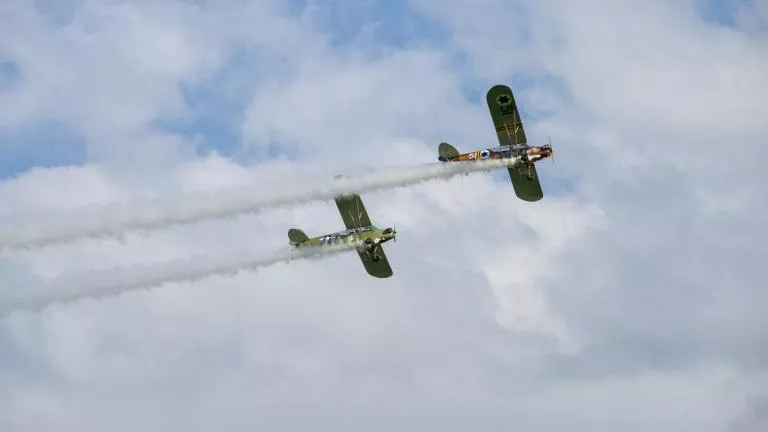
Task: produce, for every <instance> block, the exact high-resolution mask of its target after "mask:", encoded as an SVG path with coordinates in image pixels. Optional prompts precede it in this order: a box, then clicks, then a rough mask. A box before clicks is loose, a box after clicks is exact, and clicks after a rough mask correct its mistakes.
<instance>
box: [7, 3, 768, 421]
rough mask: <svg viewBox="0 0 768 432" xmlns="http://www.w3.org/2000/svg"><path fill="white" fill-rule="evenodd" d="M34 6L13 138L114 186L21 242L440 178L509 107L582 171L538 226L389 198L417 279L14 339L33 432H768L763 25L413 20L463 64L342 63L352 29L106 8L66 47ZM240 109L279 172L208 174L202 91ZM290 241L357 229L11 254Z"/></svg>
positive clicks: (636, 19) (17, 374)
mask: <svg viewBox="0 0 768 432" xmlns="http://www.w3.org/2000/svg"><path fill="white" fill-rule="evenodd" d="M17 4H18V5H19V6H18V7H15V8H8V6H5V7H6V8H7V9H6V10H11V11H12V14H11V13H8V14H0V16H3V17H4V19H5V21H3V22H0V29H2V30H0V32H3V33H2V35H1V36H2V38H0V40H2V41H3V42H0V56H2V57H3V59H8V58H11V59H12V61H14V62H15V64H17V66H18V70H19V71H20V76H21V78H20V81H19V82H18V83H16V84H14V86H13V87H11V90H10V93H9V90H4V93H0V112H2V113H3V120H2V122H3V124H4V125H5V126H4V127H20V126H19V125H23V124H29V122H34V121H36V120H38V119H39V118H43V117H46V116H47V117H54V118H56V119H57V120H58V121H61V122H62V123H64V124H66V125H67V126H68V127H69V128H70V129H71V130H73V131H75V133H78V134H81V135H83V136H84V137H86V139H87V142H88V149H89V150H88V152H87V154H86V156H87V158H88V163H87V164H84V165H83V166H80V167H76V168H56V169H37V170H33V171H30V172H27V173H25V174H24V175H22V176H19V177H18V178H16V179H13V180H9V181H5V182H2V183H0V198H2V200H3V202H4V203H8V204H7V205H6V206H5V208H4V209H3V210H2V212H3V214H4V215H7V216H9V217H10V218H13V217H14V216H18V215H19V214H22V210H25V211H26V210H29V211H38V210H41V211H42V210H56V209H65V208H70V207H73V206H75V205H78V204H89V203H98V202H105V201H110V200H114V199H127V198H131V197H137V196H152V195H157V194H160V193H180V192H181V191H201V190H202V191H205V190H212V189H215V188H218V187H219V186H222V187H227V186H229V185H232V184H237V183H239V182H242V181H250V180H252V179H256V180H258V181H263V182H264V184H267V185H268V184H270V183H269V180H270V179H274V178H280V176H285V175H295V176H296V177H302V176H307V177H309V176H310V175H314V174H327V173H336V172H339V171H341V170H344V171H346V170H361V171H365V170H366V169H369V168H370V167H374V166H380V165H387V164H397V165H399V164H402V163H403V162H408V163H410V162H414V163H424V162H428V161H431V160H433V159H432V158H434V157H435V153H434V152H435V150H434V149H435V147H436V144H437V143H438V142H440V141H443V140H445V141H450V142H452V143H454V144H456V145H457V147H459V148H462V149H470V148H476V147H481V146H485V145H487V144H485V143H493V142H494V139H495V137H494V136H493V131H492V129H491V127H490V124H489V120H488V117H487V114H486V112H485V109H486V108H485V106H484V100H483V97H482V96H483V93H484V92H485V89H486V88H487V87H488V86H490V85H492V84H495V83H497V82H505V83H510V85H511V86H512V87H513V89H514V90H515V94H516V98H517V100H518V103H519V105H520V106H521V108H522V109H523V113H524V118H523V120H524V122H525V124H526V130H527V131H528V134H527V135H528V136H529V139H531V140H532V141H534V140H536V141H540V140H542V139H543V138H544V137H545V136H546V133H549V134H550V135H551V136H552V139H553V142H554V144H555V146H556V149H557V151H558V154H557V162H556V164H555V165H547V164H544V165H541V166H540V168H539V174H540V176H541V177H542V178H543V179H544V180H543V181H544V187H545V193H546V194H547V196H546V197H545V199H544V200H542V201H541V202H540V203H537V204H535V205H528V204H525V203H522V202H520V201H518V200H516V199H515V197H514V194H513V192H512V189H511V186H510V185H509V183H508V180H507V179H506V178H504V177H503V176H500V175H493V176H488V175H477V176H472V177H467V178H460V179H455V180H452V181H449V182H435V183H434V184H425V185H419V186H415V187H412V188H408V189H403V190H396V191H379V192H371V193H367V194H365V195H364V196H363V199H364V200H365V202H366V207H367V208H368V211H369V213H370V214H371V216H372V218H373V219H374V221H375V222H376V223H380V224H390V223H394V224H396V225H397V228H398V233H399V236H398V242H397V243H396V244H392V245H388V247H387V248H386V250H387V255H388V258H389V260H390V261H391V263H392V266H393V268H394V270H395V275H396V276H395V277H393V278H391V279H388V280H372V279H371V278H369V277H368V276H367V275H366V274H365V272H364V271H363V269H362V268H361V266H360V263H359V260H357V258H356V257H354V256H353V255H350V254H342V255H339V256H336V257H331V258H329V259H327V260H325V261H323V262H322V263H303V262H301V263H293V264H290V265H276V266H273V267H270V268H269V269H265V270H264V271H261V272H259V273H257V274H254V275H250V274H249V275H239V276H237V277H234V278H227V279H224V278H222V279H214V280H210V281H207V282H198V283H195V284H189V285H180V286H176V287H168V288H166V289H160V290H154V291H152V292H150V293H142V294H139V293H137V294H136V295H131V296H121V297H119V298H115V299H105V300H101V301H98V302H85V303H81V304H74V305H71V306H69V307H67V308H61V309H56V310H51V311H45V312H43V313H40V314H35V315H24V316H14V317H9V318H6V319H4V320H3V321H2V322H0V351H2V352H3V356H0V357H1V358H2V360H0V365H1V366H0V368H1V369H2V370H3V371H4V372H3V373H2V374H0V402H2V403H0V419H2V420H0V428H2V429H3V430H12V431H26V430H50V429H52V428H62V427H66V428H68V429H83V428H98V427H102V428H106V427H108V428H110V429H111V430H122V429H125V430H136V429H142V430H160V429H162V430H168V429H172V430H177V429H178V430H190V429H205V430H208V429H231V430H240V429H242V430H245V429H246V428H247V429H249V430H252V429H253V428H254V427H257V428H258V427H261V428H262V429H278V430H304V429H309V428H312V429H313V430H318V429H327V430H331V429H332V430H346V429H355V430H358V429H360V428H365V429H377V428H379V429H384V428H386V429H388V430H389V429H392V428H394V427H396V428H398V429H403V430H410V429H424V428H425V427H427V428H440V429H451V428H453V429H468V428H478V427H480V428H485V429H487V428H498V427H499V425H507V424H515V425H517V426H518V427H520V428H524V429H536V430H561V429H562V428H563V427H564V426H566V425H567V427H569V428H572V429H589V430H616V429H617V428H623V429H630V430H632V429H631V428H635V430H649V429H653V430H680V429H681V428H683V425H685V427H688V428H693V429H696V430H702V431H708V430H711V431H722V430H728V428H729V427H733V426H734V425H737V426H738V425H739V424H745V425H754V424H758V425H759V424H760V423H759V418H760V416H759V413H760V409H759V407H760V399H759V397H758V398H755V395H758V396H759V392H756V391H755V385H756V384H754V383H758V382H763V381H761V377H763V380H764V377H765V366H764V365H765V364H766V359H768V351H766V350H765V349H763V348H762V346H763V345H765V344H763V343H761V342H762V341H763V340H764V339H765V330H764V329H765V328H766V324H768V323H767V322H766V320H765V314H764V313H763V311H762V309H761V307H760V306H761V305H762V304H765V301H766V298H765V293H764V290H763V289H762V285H763V284H761V282H762V279H763V278H762V275H761V273H760V269H761V262H760V258H761V256H762V254H761V249H760V245H762V244H764V242H765V240H766V230H765V229H764V227H763V226H762V225H763V224H762V223H760V222H761V221H760V220H759V218H758V217H757V215H760V214H764V212H765V210H766V209H765V203H764V200H761V199H760V198H761V196H762V194H761V189H760V187H761V185H763V184H765V182H766V177H765V176H766V175H765V174H764V172H763V170H762V160H763V159H764V157H765V151H766V150H765V147H764V146H762V145H761V142H762V141H761V140H762V137H763V136H764V135H765V132H766V130H765V126H764V121H763V119H762V116H761V114H762V112H764V111H765V100H766V98H765V97H764V95H765V94H766V88H765V87H764V85H763V81H762V80H761V79H760V78H761V75H760V73H759V72H760V71H762V70H764V69H765V62H766V55H765V52H766V51H765V49H764V48H765V40H764V35H763V34H762V33H761V30H760V27H759V26H748V25H747V24H743V23H740V22H736V24H735V25H734V26H733V27H727V26H723V25H721V24H717V23H713V22H711V21H708V20H706V19H704V18H702V17H701V16H699V15H698V13H697V12H696V9H695V8H694V6H695V5H694V4H693V2H687V1H675V2H667V3H664V4H662V3H648V4H629V3H620V4H618V3H615V2H607V1H597V0H594V1H590V2H587V3H586V4H579V6H578V7H577V6H576V5H572V4H570V3H568V2H564V1H554V0H553V1H547V2H538V3H535V4H524V3H522V2H511V3H510V2H501V1H495V0H483V1H481V2H480V3H476V4H472V5H467V4H464V5H462V4H446V3H444V2H436V1H432V0H419V1H414V2H413V8H414V11H412V12H413V13H418V14H421V15H422V17H423V18H424V19H425V20H426V21H429V22H437V23H439V26H440V27H441V29H444V30H445V31H446V32H447V34H448V37H447V38H446V39H445V40H442V41H440V43H438V44H433V45H431V46H425V45H421V46H415V47H414V46H408V45H407V44H403V45H399V46H394V47H393V46H387V47H386V48H387V49H382V47H381V46H380V45H375V44H377V43H378V41H376V40H366V42H365V43H363V44H357V45H355V43H348V44H345V43H344V42H339V41H338V40H336V41H335V44H334V43H331V42H330V41H331V40H333V38H332V37H331V35H333V34H334V33H333V29H329V28H325V27H323V25H324V24H322V23H318V22H317V21H315V20H313V19H311V17H309V18H308V13H306V12H305V11H304V10H303V9H302V8H301V7H299V8H294V9H291V8H289V7H288V6H286V5H281V4H278V3H277V2H274V3H272V2H270V3H266V4H265V3H263V2H260V3H258V4H255V3H246V2H239V1H238V2H217V3H216V4H213V3H207V4H203V3H192V2H186V3H181V2H179V3H176V2H173V3H168V4H167V5H161V6H157V5H150V4H145V3H132V2H129V3H124V2H121V3H100V4H99V5H98V6H96V5H95V4H93V3H87V2H86V3H77V4H75V5H74V6H73V7H72V9H71V10H66V9H67V8H63V7H62V8H63V9H65V11H64V12H66V13H63V12H62V13H61V15H60V16H59V17H58V18H57V19H55V20H54V19H52V18H51V17H50V16H46V15H45V14H42V13H41V12H40V11H39V10H37V9H35V8H34V7H33V4H32V3H23V2H17ZM317 5H319V7H321V8H322V7H324V4H323V3H322V2H320V3H317ZM759 5H760V3H750V5H749V6H745V8H746V9H743V10H749V8H752V7H753V8H755V9H756V10H757V9H759V7H760V6H759ZM294 6H295V5H294ZM488 11H493V13H489V12H488ZM107 19H108V20H110V21H104V20H107ZM6 21H7V22H6ZM735 21H736V20H735ZM104 22H109V23H111V24H110V25H104V24H103V23H104ZM331 22H332V21H331ZM94 29H95V30H94ZM143 30H146V33H142V31H143ZM89 31H94V32H95V33H89ZM92 34H95V35H98V37H96V36H93V37H89V35H92ZM155 38H156V39H157V40H158V44H157V45H152V43H151V41H153V40H155ZM9 41H10V42H9ZM148 45H152V46H148ZM175 51H179V52H175ZM166 60H167V61H166ZM57 68H58V70H59V73H58V74H55V73H53V72H52V71H55V70H57ZM223 70H226V71H227V72H226V73H222V71H223ZM220 73H221V75H219V74H220ZM212 77H213V78H212ZM225 77H228V78H229V79H228V80H226V79H224V78H225ZM115 82H120V83H122V84H123V85H122V86H116V85H115V84H114V83H115ZM224 84H226V85H224ZM217 85H221V92H222V96H221V97H222V98H223V99H224V100H226V101H229V100H233V101H235V102H233V103H231V104H228V105H227V106H228V107H229V108H231V109H232V110H233V111H234V113H233V114H232V121H231V122H230V124H232V125H235V126H234V128H235V129H237V131H236V132H237V133H234V134H233V135H234V136H238V134H239V133H242V142H241V143H237V144H236V146H238V147H239V148H240V149H241V150H242V151H243V153H244V154H249V153H250V154H254V155H256V157H255V158H253V159H247V160H240V161H238V162H240V163H242V164H243V165H248V166H247V167H236V166H233V164H232V163H229V162H227V161H224V160H222V158H221V157H219V156H216V155H202V156H198V155H196V154H195V152H193V151H192V149H194V147H195V144H194V142H195V141H194V139H193V136H194V133H195V131H196V129H195V128H194V127H190V130H189V131H187V132H185V133H184V134H180V133H176V132H174V131H173V130H170V129H169V128H167V127H166V125H167V124H168V122H169V121H170V120H173V121H174V122H180V123H181V124H187V123H189V124H194V121H195V118H196V116H197V115H198V114H199V112H198V111H196V110H195V109H192V108H190V106H189V105H188V103H189V101H187V100H186V99H185V97H183V95H184V94H185V93H184V92H185V91H187V90H180V89H184V88H187V89H193V90H200V89H201V88H202V89H204V90H205V91H200V92H199V94H201V95H205V94H206V91H212V90H211V89H213V90H215V89H216V87H215V86H217ZM297 98H298V100H299V101H306V100H309V101H311V102H312V103H305V102H301V103H293V101H294V100H297ZM369 101H374V104H373V105H367V104H368V103H369ZM196 102H197V105H198V106H204V103H205V99H204V98H201V99H200V100H198V101H196ZM14 104H15V105H14ZM110 104H111V105H112V106H110ZM361 106H363V108H361ZM216 138H217V136H216V135H215V134H208V135H205V136H204V139H205V140H206V141H208V142H209V143H215V142H216ZM133 142H136V143H137V144H136V145H135V147H134V146H131V145H128V144H131V143H133ZM393 143H394V144H393ZM134 150H135V152H136V153H133V152H134ZM107 161H110V163H106V162H107ZM252 173H255V174H252ZM251 175H253V176H254V177H250V176H251ZM496 178H498V179H503V181H495V180H494V179H496ZM16 206H18V207H16ZM290 226H301V227H302V228H304V229H305V230H306V231H307V232H308V233H323V232H330V231H334V230H336V229H339V228H340V227H341V220H340V218H339V216H338V214H337V213H336V209H335V208H334V207H333V205H332V204H325V205H324V204H315V205H310V206H307V207H305V208H297V209H292V210H285V209H280V210H275V211H273V212H272V211H271V212H266V213H263V214H259V215H258V216H244V217H240V218H237V219H234V220H231V221H226V222H210V223H204V224H200V225H199V226H195V227H177V228H174V229H169V230H167V231H163V232H160V233H158V234H157V235H155V236H152V237H143V236H138V235H130V236H127V237H126V239H125V241H124V243H123V244H120V243H116V242H111V241H99V242H76V243H73V244H69V245H61V246H56V247H53V248H50V249H46V250H40V251H29V252H24V253H19V254H14V255H6V256H3V257H2V261H1V262H0V271H2V272H3V275H4V278H5V277H6V275H10V276H9V277H11V278H13V280H14V284H13V285H12V286H19V285H17V284H16V283H15V282H16V281H29V280H36V279H40V278H46V277H52V276H54V275H56V274H58V273H62V272H64V271H66V270H75V269H79V270H88V269H105V268H109V267H112V266H114V265H121V266H122V265H134V264H136V265H139V264H148V263H152V262H158V261H164V260H168V259H179V258H184V257H187V256H189V255H192V254H196V253H220V254H225V253H227V252H232V251H236V250H238V249H243V248H248V247H254V248H256V249H257V250H259V251H269V250H271V249H272V248H275V247H278V246H284V245H285V241H286V240H285V230H286V229H287V228H288V227H290ZM2 289H7V286H6V285H5V283H4V284H3V285H2ZM756 414H757V415H756ZM754 419H757V420H754ZM748 421H751V423H748ZM739 422H744V423H739ZM54 425H55V426H54Z"/></svg>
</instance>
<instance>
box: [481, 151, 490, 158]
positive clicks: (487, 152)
mask: <svg viewBox="0 0 768 432" xmlns="http://www.w3.org/2000/svg"><path fill="white" fill-rule="evenodd" d="M490 155H491V152H490V151H489V150H483V151H481V152H480V159H488V156H490Z"/></svg>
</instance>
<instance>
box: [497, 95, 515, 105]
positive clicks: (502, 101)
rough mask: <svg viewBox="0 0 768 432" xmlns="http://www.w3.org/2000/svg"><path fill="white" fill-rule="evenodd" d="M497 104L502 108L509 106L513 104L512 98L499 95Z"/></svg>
mask: <svg viewBox="0 0 768 432" xmlns="http://www.w3.org/2000/svg"><path fill="white" fill-rule="evenodd" d="M496 103H497V104H499V105H501V106H507V105H509V104H511V103H512V98H511V97H509V95H505V94H503V95H499V96H497V97H496Z"/></svg>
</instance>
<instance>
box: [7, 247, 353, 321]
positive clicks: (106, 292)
mask: <svg viewBox="0 0 768 432" xmlns="http://www.w3.org/2000/svg"><path fill="white" fill-rule="evenodd" d="M360 245H362V242H347V243H340V244H337V245H332V246H312V247H305V248H299V249H287V250H284V251H279V252H276V253H274V254H272V255H268V256H263V255H261V256H260V255H259V254H256V253H254V252H252V251H246V252H238V253H230V254H225V255H210V256H196V257H191V258H188V259H184V260H178V261H170V262H162V263H153V264H150V265H141V266H131V267H121V268H115V269H111V270H101V271H94V272H89V273H85V274H78V275H70V276H67V277H63V278H60V279H57V280H55V282H53V283H50V284H48V285H47V286H45V287H44V288H43V289H40V290H38V293H37V294H35V295H28V296H26V297H18V298H15V299H12V298H6V299H0V317H2V316H4V315H7V314H9V313H11V312H14V311H18V310H31V311H39V310H42V309H45V308H47V307H49V306H52V305H54V304H59V303H71V302H77V301H80V300H84V299H98V298H103V297H110V296H117V295H119V294H121V293H125V292H129V291H135V290H142V289H149V288H153V287H158V286H161V285H165V284H168V283H178V282H196V281H199V280H202V279H205V278H207V277H210V276H215V275H231V276H234V275H236V274H237V273H238V272H241V271H247V270H256V269H259V268H263V267H269V266H271V265H274V264H277V263H281V262H290V261H294V260H300V259H319V258H323V257H326V256H329V255H333V254H337V253H340V252H344V251H350V250H352V249H354V248H355V247H357V246H360ZM355 259H357V257H355Z"/></svg>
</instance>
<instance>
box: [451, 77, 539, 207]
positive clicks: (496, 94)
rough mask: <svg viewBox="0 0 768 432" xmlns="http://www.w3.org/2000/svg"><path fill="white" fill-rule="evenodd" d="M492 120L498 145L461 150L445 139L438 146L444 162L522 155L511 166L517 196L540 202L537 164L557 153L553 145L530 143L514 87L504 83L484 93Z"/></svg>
mask: <svg viewBox="0 0 768 432" xmlns="http://www.w3.org/2000/svg"><path fill="white" fill-rule="evenodd" d="M485 99H486V102H487V103H488V109H489V110H490V111H491V119H492V120H493V125H494V127H495V128H496V136H497V137H498V139H499V144H500V145H499V147H494V148H487V149H482V150H476V151H472V152H469V153H459V151H458V150H456V148H455V147H453V146H452V145H450V144H448V143H446V142H443V143H440V146H439V147H438V149H437V152H438V158H437V159H438V160H439V161H442V162H453V161H472V160H486V159H508V158H519V159H520V161H521V162H522V163H520V164H516V165H513V166H511V167H509V168H508V170H509V178H510V179H511V180H512V186H513V187H514V188H515V195H517V197H518V198H520V199H522V200H525V201H538V200H540V199H542V198H543V197H544V192H542V190H541V183H539V176H538V174H537V173H536V167H535V166H534V163H535V162H537V161H539V160H542V159H544V158H547V157H550V156H552V155H553V154H554V152H553V150H552V144H551V143H550V144H547V145H544V146H529V145H528V141H527V139H526V138H525V131H524V130H523V122H522V120H521V119H520V112H519V111H518V109H517V105H516V104H515V98H514V96H513V95H512V90H510V88H509V87H507V86H505V85H495V86H493V87H491V89H490V90H488V93H487V94H486V96H485Z"/></svg>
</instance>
